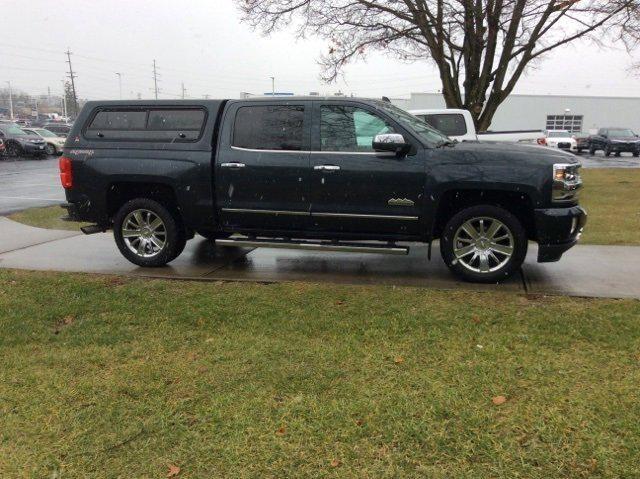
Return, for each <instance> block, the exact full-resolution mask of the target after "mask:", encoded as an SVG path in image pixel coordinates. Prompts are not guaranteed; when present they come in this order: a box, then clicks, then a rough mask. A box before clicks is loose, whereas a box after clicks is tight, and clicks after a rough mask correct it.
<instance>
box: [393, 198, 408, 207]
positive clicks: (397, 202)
mask: <svg viewBox="0 0 640 479" xmlns="http://www.w3.org/2000/svg"><path fill="white" fill-rule="evenodd" d="M387 204H388V205H389V206H413V205H414V204H415V203H414V202H413V201H412V200H410V199H409V198H391V199H390V200H389V201H387Z"/></svg>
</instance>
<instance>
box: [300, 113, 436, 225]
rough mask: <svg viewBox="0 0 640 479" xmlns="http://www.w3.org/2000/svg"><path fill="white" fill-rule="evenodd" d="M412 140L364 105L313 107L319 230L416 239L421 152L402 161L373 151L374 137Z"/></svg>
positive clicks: (315, 204)
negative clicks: (395, 135)
mask: <svg viewBox="0 0 640 479" xmlns="http://www.w3.org/2000/svg"><path fill="white" fill-rule="evenodd" d="M384 133H400V134H403V136H404V137H405V140H406V141H407V142H411V140H410V136H409V135H408V134H407V133H406V131H404V130H402V128H401V127H399V126H398V125H397V124H396V123H395V122H394V121H393V120H392V119H390V118H388V117H386V115H384V114H383V113H382V112H380V111H379V110H377V109H375V108H373V107H371V106H369V105H366V104H355V103H346V102H343V103H340V102H332V101H327V102H320V101H316V102H314V122H313V130H312V151H311V182H310V185H311V214H312V220H313V224H314V227H315V228H317V229H320V230H323V231H337V232H342V233H354V234H359V233H362V234H364V235H377V234H390V235H405V234H406V235H415V234H419V232H420V224H421V223H420V219H421V218H420V215H421V212H422V211H424V209H423V208H424V201H425V199H424V191H425V170H426V168H425V161H424V157H423V155H422V149H421V148H416V149H415V150H414V151H413V152H412V153H410V154H409V155H406V156H401V157H398V156H396V154H395V153H389V152H376V151H374V150H373V148H372V141H373V138H374V137H375V136H376V135H378V134H384Z"/></svg>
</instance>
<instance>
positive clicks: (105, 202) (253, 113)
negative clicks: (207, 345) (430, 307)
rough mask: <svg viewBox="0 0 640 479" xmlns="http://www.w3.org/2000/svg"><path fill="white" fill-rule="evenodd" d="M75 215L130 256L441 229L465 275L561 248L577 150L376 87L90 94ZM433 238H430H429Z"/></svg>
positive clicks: (433, 234)
mask: <svg viewBox="0 0 640 479" xmlns="http://www.w3.org/2000/svg"><path fill="white" fill-rule="evenodd" d="M59 162H60V179H61V182H62V186H63V187H64V189H65V192H66V198H67V203H66V204H65V205H64V206H65V208H66V209H67V211H68V219H71V220H75V221H84V222H90V223H91V225H90V226H85V227H83V231H84V232H85V233H88V234H89V233H95V232H100V231H106V230H109V229H112V230H113V233H114V237H115V243H116V244H117V247H118V248H119V250H120V251H121V253H122V254H123V255H124V256H125V257H126V258H127V259H128V260H129V261H131V262H133V263H135V264H137V265H140V266H146V267H158V266H163V265H165V264H167V263H169V262H170V261H172V260H174V259H175V258H176V257H177V256H178V255H179V254H180V253H181V252H182V250H183V249H184V247H185V243H186V241H187V240H189V239H191V238H193V237H194V236H195V234H196V233H198V234H200V235H201V236H204V237H206V238H208V239H210V240H213V241H215V242H216V245H218V246H252V247H261V246H262V247H268V248H300V249H314V250H325V251H346V252H350V251H353V252H366V253H387V254H407V253H408V251H409V248H410V246H411V243H416V242H422V243H427V244H429V246H430V245H431V243H432V242H433V241H434V240H437V239H439V245H440V251H441V255H442V258H443V259H444V261H445V263H446V264H447V266H448V267H449V268H450V269H451V270H452V271H453V272H454V273H455V274H457V275H458V276H459V277H461V278H462V279H465V280H468V281H478V282H496V281H500V280H502V279H504V278H506V277H508V276H510V275H511V274H513V273H514V272H516V271H517V270H518V269H519V268H520V266H521V264H522V262H523V261H524V259H525V256H526V253H527V247H528V242H529V241H535V242H537V243H538V251H537V260H538V261H540V262H549V261H557V260H559V259H560V257H561V256H562V254H563V253H564V252H565V251H566V250H568V249H569V248H571V247H572V246H573V245H574V244H575V243H576V242H577V241H578V238H579V237H580V234H581V232H582V229H583V227H584V225H585V222H586V213H585V211H584V210H583V209H582V208H581V207H580V206H579V204H578V196H579V192H580V189H581V186H582V180H581V178H580V174H579V167H580V164H579V163H578V161H577V160H576V159H575V157H574V156H573V155H570V154H567V153H565V152H562V151H558V150H551V149H548V148H543V147H539V146H535V145H517V144H497V143H482V142H460V143H456V142H453V141H452V140H451V139H450V138H448V137H447V136H445V135H444V134H442V133H440V132H438V131H437V130H435V129H434V128H432V127H431V126H429V125H428V124H427V123H426V122H424V121H422V120H420V119H418V118H416V117H415V116H413V115H411V114H409V113H407V112H405V111H403V110H401V109H399V108H397V107H395V106H393V105H392V104H390V103H388V102H386V101H381V100H372V99H355V98H343V97H336V98H321V97H299V98H298V97H287V98H258V99H246V100H202V101H197V100H181V101H170V100H160V101H157V100H156V101H142V100H138V101H126V102H123V101H105V102H96V101H92V102H88V103H87V104H86V105H85V106H84V108H83V109H82V111H81V113H80V115H79V117H78V119H77V120H76V122H75V123H74V125H73V128H72V130H71V132H70V134H69V136H68V138H67V141H66V143H65V147H64V151H63V156H62V157H61V158H60V160H59ZM430 251H431V249H430V248H429V252H430Z"/></svg>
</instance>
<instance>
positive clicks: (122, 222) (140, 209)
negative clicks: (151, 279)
mask: <svg viewBox="0 0 640 479" xmlns="http://www.w3.org/2000/svg"><path fill="white" fill-rule="evenodd" d="M113 236H114V238H115V241H116V244H117V245H118V249H119V250H120V252H121V253H122V255H123V256H124V257H125V258H127V259H128V260H129V261H130V262H132V263H133V264H137V265H138V266H144V267H158V266H164V265H166V264H167V263H169V262H171V261H173V260H174V259H176V258H177V257H178V256H179V255H180V253H182V251H183V250H184V247H185V245H186V242H187V240H186V235H185V231H184V227H183V226H182V222H181V221H180V218H179V217H178V216H177V215H175V214H174V213H172V212H171V211H169V209H167V208H166V207H165V206H164V205H162V204H161V203H158V202H157V201H154V200H151V199H149V198H136V199H133V200H131V201H128V202H127V203H125V204H124V205H123V206H122V208H120V210H118V212H117V213H116V216H115V218H114V222H113Z"/></svg>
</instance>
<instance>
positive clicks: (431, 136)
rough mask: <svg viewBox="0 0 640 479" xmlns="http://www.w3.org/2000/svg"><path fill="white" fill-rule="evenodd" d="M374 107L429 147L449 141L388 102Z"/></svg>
mask: <svg viewBox="0 0 640 479" xmlns="http://www.w3.org/2000/svg"><path fill="white" fill-rule="evenodd" d="M376 105H377V106H378V108H380V109H381V110H382V111H384V112H385V113H387V114H388V115H389V116H391V117H392V118H393V119H394V120H395V121H397V122H398V123H400V125H402V126H403V127H405V128H406V129H408V130H409V131H412V132H413V133H415V134H416V135H418V136H419V137H420V138H421V139H422V140H423V141H424V142H425V143H427V144H429V145H433V146H439V145H443V144H445V143H447V142H448V141H450V140H449V137H448V136H447V135H445V134H444V133H441V132H440V131H438V130H436V129H435V128H433V127H432V126H431V125H429V124H428V123H427V122H425V121H424V120H422V119H420V118H418V117H417V116H413V115H412V114H411V113H407V112H406V111H404V110H402V109H400V108H398V107H397V106H395V105H392V104H391V103H389V102H386V101H377V102H376Z"/></svg>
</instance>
